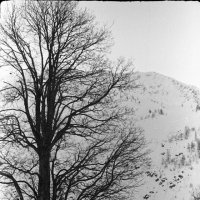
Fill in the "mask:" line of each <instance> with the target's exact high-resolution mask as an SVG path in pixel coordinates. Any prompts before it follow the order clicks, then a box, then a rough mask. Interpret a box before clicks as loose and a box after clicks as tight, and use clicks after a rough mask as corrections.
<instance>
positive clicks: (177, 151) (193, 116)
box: [123, 72, 200, 200]
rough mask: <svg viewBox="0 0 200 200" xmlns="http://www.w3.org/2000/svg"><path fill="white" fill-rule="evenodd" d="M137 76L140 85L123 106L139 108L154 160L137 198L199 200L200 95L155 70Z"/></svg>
mask: <svg viewBox="0 0 200 200" xmlns="http://www.w3.org/2000/svg"><path fill="white" fill-rule="evenodd" d="M135 76H136V77H137V84H139V85H140V86H139V87H138V88H137V89H133V90H131V89H130V90H129V91H128V92H127V93H126V94H125V97H124V102H123V103H124V104H126V106H127V107H129V108H133V109H134V111H135V113H134V116H133V120H134V122H135V124H136V126H139V127H141V128H142V129H143V130H144V131H143V132H144V135H145V138H146V139H147V142H148V147H149V148H150V150H151V153H150V156H151V158H152V166H151V167H150V168H149V169H147V171H146V172H145V176H144V182H143V183H144V185H143V186H142V187H141V188H140V189H139V191H138V193H137V195H136V199H154V200H159V199H161V198H162V200H170V199H178V200H184V199H185V200H189V199H194V198H192V194H193V193H194V194H195V195H197V194H196V193H197V192H196V190H197V189H198V188H200V159H199V158H200V91H199V89H198V88H195V87H193V86H189V85H186V84H184V83H180V82H178V81H176V80H174V79H172V78H169V77H166V76H163V75H161V74H158V73H154V72H148V73H142V72H137V73H136V74H135ZM199 191H200V190H199Z"/></svg>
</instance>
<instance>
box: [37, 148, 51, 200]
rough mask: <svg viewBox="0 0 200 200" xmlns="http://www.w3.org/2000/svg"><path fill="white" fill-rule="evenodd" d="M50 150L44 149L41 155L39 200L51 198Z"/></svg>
mask: <svg viewBox="0 0 200 200" xmlns="http://www.w3.org/2000/svg"><path fill="white" fill-rule="evenodd" d="M49 161H50V152H49V151H47V150H42V151H41V152H40V155H39V185H38V200H50V162H49Z"/></svg>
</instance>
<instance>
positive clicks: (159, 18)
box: [1, 0, 200, 87]
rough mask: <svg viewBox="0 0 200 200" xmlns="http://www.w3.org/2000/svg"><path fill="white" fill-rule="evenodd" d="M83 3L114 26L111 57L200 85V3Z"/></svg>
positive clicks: (140, 69)
mask: <svg viewBox="0 0 200 200" xmlns="http://www.w3.org/2000/svg"><path fill="white" fill-rule="evenodd" d="M17 1H19V0H17ZM6 4H8V2H3V3H2V6H1V10H2V12H3V11H4V10H5V5H6ZM80 6H81V7H87V8H88V9H89V10H90V12H92V13H93V14H94V15H95V16H96V20H97V21H99V22H100V23H103V24H107V25H108V26H111V25H112V27H111V31H112V34H113V38H114V42H115V44H114V46H113V47H112V54H111V55H110V57H111V59H117V58H118V57H119V56H124V57H125V58H127V59H129V58H131V59H132V60H133V64H134V67H135V69H136V70H137V71H155V72H158V73H162V74H164V75H167V76H170V77H173V78H175V79H177V80H179V81H182V82H185V83H188V84H192V85H196V86H198V87H200V3H198V2H184V1H178V2H176V1H160V2H134V1H133V2H117V1H115V2H114V1H113V2H111V1H110V2H109V1H85V2H83V1H82V2H80Z"/></svg>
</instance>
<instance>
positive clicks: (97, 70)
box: [0, 1, 146, 200]
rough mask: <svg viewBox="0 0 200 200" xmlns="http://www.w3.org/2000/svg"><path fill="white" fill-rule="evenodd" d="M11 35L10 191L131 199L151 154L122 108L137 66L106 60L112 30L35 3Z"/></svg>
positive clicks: (77, 13) (6, 171) (6, 33)
mask: <svg viewBox="0 0 200 200" xmlns="http://www.w3.org/2000/svg"><path fill="white" fill-rule="evenodd" d="M1 34H2V37H1V41H0V43H1V44H0V45H1V46H0V50H1V63H2V66H4V67H7V68H9V69H12V71H11V75H10V76H11V77H12V80H11V81H10V82H7V83H6V86H5V88H4V89H3V90H2V94H3V96H4V99H5V102H6V104H5V109H3V110H2V111H1V134H0V142H1V143H0V147H1V153H0V162H1V166H0V176H1V179H0V181H1V182H0V183H2V184H5V185H6V186H9V187H12V188H14V189H15V191H16V196H17V198H19V199H20V200H24V199H35V200H50V199H51V200H67V199H76V200H83V199H84V200H94V199H122V198H126V197H128V194H129V193H128V191H130V189H132V188H135V187H136V186H137V185H138V178H139V177H140V174H141V172H142V166H143V165H144V163H145V161H146V154H145V153H144V151H142V148H143V146H144V139H143V137H142V135H141V130H140V129H137V128H134V126H133V125H132V124H131V123H129V122H128V121H127V117H126V116H127V115H125V114H126V112H125V111H124V109H123V108H122V107H120V106H119V102H118V100H119V97H118V96H119V93H121V92H123V91H124V90H125V89H126V88H127V87H129V86H131V84H133V83H131V82H130V79H131V76H132V72H131V71H130V70H129V67H130V65H131V63H126V62H125V61H124V60H122V59H120V60H118V62H116V63H115V64H114V63H112V62H110V61H109V60H108V59H106V52H107V50H108V47H109V46H110V44H111V38H110V33H109V31H107V29H106V28H98V26H97V25H96V24H95V23H94V18H93V17H92V16H90V15H89V14H88V13H87V11H85V10H80V9H78V7H77V2H72V1H68V2H65V1H52V2H51V1H39V2H38V1H36V2H33V1H30V2H29V4H27V5H26V6H24V7H23V6H22V7H20V10H19V9H17V8H14V9H13V10H12V13H11V14H10V15H9V17H8V18H7V21H6V22H5V23H4V24H2V25H1ZM4 69H5V68H4ZM9 194H10V193H9ZM10 195H11V196H12V195H13V193H12V194H10ZM11 196H9V197H8V198H11Z"/></svg>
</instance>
